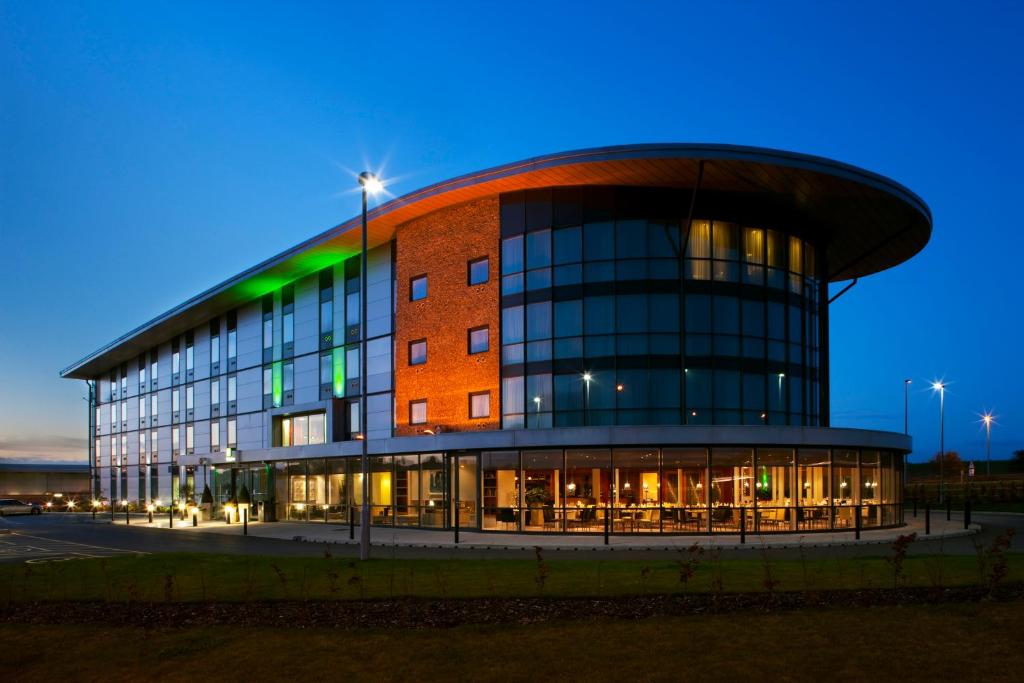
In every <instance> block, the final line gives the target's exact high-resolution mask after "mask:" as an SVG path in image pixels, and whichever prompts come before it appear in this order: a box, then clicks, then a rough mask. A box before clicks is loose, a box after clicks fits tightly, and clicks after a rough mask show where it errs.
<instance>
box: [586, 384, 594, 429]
mask: <svg viewBox="0 0 1024 683" xmlns="http://www.w3.org/2000/svg"><path fill="white" fill-rule="evenodd" d="M592 379H594V377H593V375H591V374H590V373H589V372H584V373H583V387H584V388H583V424H585V425H589V424H590V380H592Z"/></svg>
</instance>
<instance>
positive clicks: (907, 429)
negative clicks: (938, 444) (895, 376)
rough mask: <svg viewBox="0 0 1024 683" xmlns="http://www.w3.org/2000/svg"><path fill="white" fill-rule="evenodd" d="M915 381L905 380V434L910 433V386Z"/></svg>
mask: <svg viewBox="0 0 1024 683" xmlns="http://www.w3.org/2000/svg"><path fill="white" fill-rule="evenodd" d="M912 382H913V380H910V379H905V380H903V433H904V434H909V433H910V385H911V383H912Z"/></svg>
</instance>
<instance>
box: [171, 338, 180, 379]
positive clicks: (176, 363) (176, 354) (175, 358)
mask: <svg viewBox="0 0 1024 683" xmlns="http://www.w3.org/2000/svg"><path fill="white" fill-rule="evenodd" d="M180 371H181V352H180V351H178V345H177V344H175V345H174V350H173V351H171V372H172V373H174V374H178V372H180Z"/></svg>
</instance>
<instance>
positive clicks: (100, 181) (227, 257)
mask: <svg viewBox="0 0 1024 683" xmlns="http://www.w3.org/2000/svg"><path fill="white" fill-rule="evenodd" d="M1022 25H1024V10H1022V6H1021V5H1019V4H1016V5H1015V4H1011V3H971V4H967V3H941V2H928V3H891V2H889V3H877V4H876V3H869V2H860V3H818V2H811V3H753V2H739V3H727V2H723V3H700V4H697V3H666V4H663V5H659V4H656V3H598V2H586V3H552V2H545V3H528V2H524V3H504V4H498V3H480V2H476V3H465V4H454V5H447V6H445V5H442V4H441V3H410V4H404V3H396V2H390V3H322V4H318V3H312V2H309V3H273V4H270V3H259V2H245V3H242V2H233V3H223V4H213V3H192V2H175V3H127V2H126V3H99V2H97V3H75V2H59V3H56V2H53V3H51V2H11V1H9V0H3V1H0V244H2V245H3V248H4V252H5V258H4V259H3V260H2V262H0V263H2V265H0V291H2V293H3V294H2V297H0V376H2V377H3V379H4V384H5V391H3V392H0V457H24V456H28V455H32V454H42V455H49V456H56V457H74V456H80V457H82V454H84V448H85V440H84V433H85V412H86V404H85V403H84V402H83V400H82V397H83V396H84V384H83V383H82V382H75V381H67V380H61V379H59V378H58V377H57V372H58V370H59V369H60V368H62V367H64V366H65V365H67V364H68V363H70V362H72V361H74V360H77V359H78V358H80V357H81V356H83V355H85V354H86V353H88V352H90V351H92V350H93V349H95V348H97V347H98V346H100V345H101V344H103V343H105V342H107V341H109V340H111V339H113V338H114V337H116V336H118V335H120V334H122V333H124V332H125V331H127V330H129V329H131V328H133V327H134V326H136V325H138V324H139V323H141V322H143V321H145V320H148V319H150V318H151V317H153V316H154V315H156V314H158V313H160V312H162V311H164V310H166V309H167V308H169V307H170V306H172V305H174V304H176V303H178V302H180V301H181V300H183V299H185V298H186V297H188V296H191V295H193V294H195V293H197V292H199V291H201V290H203V289H205V288H206V287H208V286H210V285H212V284H214V283H216V282H219V281H221V280H223V279H224V278H226V277H227V276H230V275H232V274H234V273H236V272H238V271H240V270H242V269H244V268H246V267H248V266H250V265H252V264H253V263H255V262H256V261H258V260H260V259H263V258H266V257H268V256H270V255H272V254H274V253H276V252H278V251H280V250H282V249H284V248H286V247H288V246H290V245H292V244H294V243H296V242H298V241H300V240H302V239H304V238H306V237H308V236H310V235H312V234H314V233H317V232H319V231H321V230H323V229H325V228H327V227H330V226H332V225H335V224H337V223H339V222H341V221H342V220H344V219H346V218H349V217H350V216H352V215H354V214H355V213H356V212H357V211H358V196H357V195H356V194H355V193H354V192H352V191H351V189H352V187H353V179H352V177H351V175H350V171H358V170H361V169H363V168H379V167H383V168H384V170H385V172H386V174H387V175H388V176H390V177H391V178H392V179H393V180H392V186H391V187H392V191H393V192H395V193H396V194H403V193H405V192H408V191H411V190H414V189H416V188H418V187H420V186H423V185H426V184H428V183H431V182H434V181H438V180H442V179H445V178H448V177H451V176H455V175H458V174H461V173H465V172H469V171H473V170H476V169H480V168H483V167H487V166H492V165H496V164H499V163H504V162H508V161H514V160H517V159H521V158H525V157H529V156H533V155H536V154H543V153H548V152H555V151H560V150H566V149H574V148H580V147H590V146H601V145H609V144H620V143H631V142H674V141H679V142H689V141H693V142H728V143H736V144H747V145H759V146H766V147H776V148H782V149H789V150H794V151H799V152H806V153H811V154H819V155H823V156H827V157H831V158H834V159H838V160H840V161H844V162H848V163H851V164H855V165H858V166H862V167H864V168H867V169H869V170H872V171H876V172H879V173H882V174H884V175H887V176H890V177H892V178H894V179H896V180H897V181H899V182H901V183H903V184H905V185H906V186H908V187H909V188H910V189H911V190H913V191H914V192H916V193H918V194H919V195H920V196H921V197H923V198H924V200H925V201H926V202H928V204H929V205H930V206H931V208H932V212H933V214H934V219H935V230H934V235H933V237H932V241H931V243H930V244H929V245H928V247H927V248H926V249H925V250H924V251H923V252H922V253H921V254H919V255H918V256H916V257H915V258H914V259H912V260H911V261H910V262H908V263H906V264H904V265H903V266H901V267H899V268H896V269H893V270H891V271H888V272H884V273H881V274H878V275H874V276H871V277H869V278H866V279H863V280H861V281H860V283H859V284H858V285H857V286H856V287H855V288H854V289H853V290H851V291H850V292H849V293H848V294H846V295H845V296H843V297H842V298H841V299H839V300H838V301H836V302H835V303H834V304H833V306H832V311H831V315H832V328H831V335H832V395H833V404H832V410H833V415H832V418H833V424H834V425H836V426H850V427H863V428H877V429H892V430H897V431H898V430H901V429H902V426H903V379H904V377H910V378H913V380H914V384H913V390H912V393H911V401H910V402H911V410H910V412H911V432H912V434H913V436H914V438H915V451H916V453H915V459H921V458H924V457H926V456H927V455H929V454H932V453H934V452H935V451H936V450H937V449H938V399H937V398H936V397H934V396H933V395H931V393H930V392H929V391H928V390H927V389H926V385H927V382H928V381H929V380H931V379H933V378H938V377H945V378H946V379H947V380H948V381H949V382H950V387H949V391H948V394H947V411H946V444H947V447H948V448H951V449H957V450H959V451H960V452H961V454H963V455H965V456H968V457H969V456H972V455H974V456H977V455H978V454H980V453H982V452H983V443H984V436H983V432H982V430H981V428H980V426H979V424H978V421H977V420H978V417H977V413H979V412H981V411H982V410H983V409H986V408H987V409H992V410H994V411H995V412H996V413H997V415H998V416H999V417H998V424H997V426H996V427H995V428H994V431H993V454H994V456H997V457H998V456H1007V455H1009V453H1010V451H1012V450H1013V449H1016V448H1024V391H1022V390H1021V384H1022V381H1024V362H1022V360H1021V354H1020V345H1021V339H1022V332H1024V323H1022V316H1021V311H1022V306H1021V303H1020V302H1021V301H1022V298H1024V297H1022V294H1024V291H1022V290H1024V285H1022V279H1021V278H1020V277H1018V276H1016V274H1015V271H1016V269H1017V268H1019V260H1020V257H1021V255H1022V254H1024V229H1022V221H1021V218H1020V213H1019V197H1020V193H1021V189H1020V188H1021V186H1022V181H1024V177H1022V171H1021V163H1020V159H1021V157H1022V154H1024V135H1022V133H1021V129H1020V122H1021V121H1024V105H1022V93H1021V90H1022V89H1021V83H1022V82H1024V58H1022V57H1021V53H1020V51H1019V48H1018V47H1017V46H1018V39H1019V35H1018V34H1019V29H1020V27H1021V26H1022ZM833 291H837V288H836V287H835V286H833Z"/></svg>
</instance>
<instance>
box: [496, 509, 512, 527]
mask: <svg viewBox="0 0 1024 683" xmlns="http://www.w3.org/2000/svg"><path fill="white" fill-rule="evenodd" d="M498 523H499V524H504V525H505V528H506V529H508V528H509V525H512V526H515V523H516V513H515V510H513V509H512V508H498Z"/></svg>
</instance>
